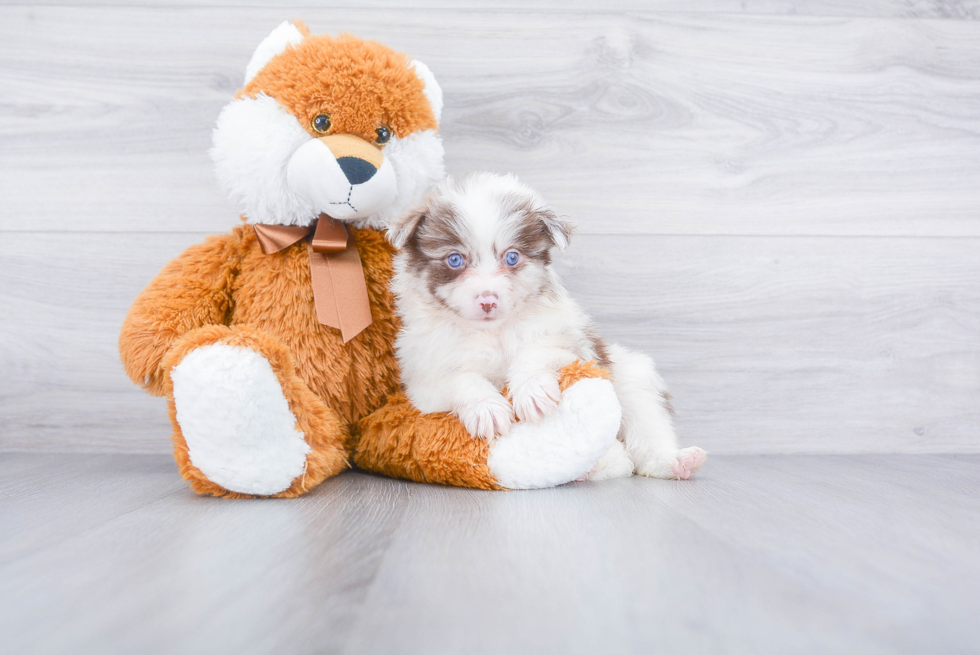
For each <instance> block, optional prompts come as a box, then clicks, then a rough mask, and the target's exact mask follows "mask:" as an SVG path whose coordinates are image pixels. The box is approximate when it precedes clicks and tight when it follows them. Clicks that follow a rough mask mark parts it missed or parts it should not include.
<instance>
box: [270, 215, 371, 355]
mask: <svg viewBox="0 0 980 655" xmlns="http://www.w3.org/2000/svg"><path fill="white" fill-rule="evenodd" d="M253 227H254V228H255V235H256V237H257V238H258V241H259V245H260V246H261V247H262V252H264V253H265V254H267V255H271V254H273V253H276V252H279V251H281V250H285V249H286V248H288V247H289V246H291V245H293V244H294V243H297V242H299V241H301V240H303V239H304V238H306V237H307V236H309V235H310V232H313V231H314V230H313V229H312V228H311V227H299V226H287V225H262V224H257V225H255V226H253ZM308 248H309V253H310V280H311V283H312V285H313V304H314V305H315V307H316V318H317V321H319V322H320V323H322V324H324V325H327V326H329V327H332V328H336V329H338V330H340V335H341V337H342V338H343V340H344V343H347V342H348V341H350V340H351V339H353V338H354V337H356V336H357V335H358V334H360V333H361V332H363V331H364V329H365V328H366V327H367V326H369V325H371V320H372V318H371V300H370V298H369V297H368V292H367V282H366V281H365V279H364V268H363V267H362V266H361V256H360V255H359V254H358V252H357V245H356V244H354V243H353V240H352V239H351V238H350V232H349V231H348V230H347V226H346V225H344V224H343V223H340V222H339V221H335V220H334V219H332V218H330V217H329V216H327V215H326V214H320V219H319V220H318V221H317V223H316V230H315V232H314V234H313V238H312V239H310V241H309V244H308Z"/></svg>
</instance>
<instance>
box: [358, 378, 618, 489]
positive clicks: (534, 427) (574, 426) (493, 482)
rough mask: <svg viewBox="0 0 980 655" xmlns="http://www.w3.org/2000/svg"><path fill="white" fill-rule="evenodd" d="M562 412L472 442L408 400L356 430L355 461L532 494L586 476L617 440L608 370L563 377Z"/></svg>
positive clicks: (429, 478) (457, 427)
mask: <svg viewBox="0 0 980 655" xmlns="http://www.w3.org/2000/svg"><path fill="white" fill-rule="evenodd" d="M560 387H561V389H562V399H561V403H560V404H559V406H558V410H557V411H556V412H555V413H554V414H552V415H551V416H549V417H547V418H545V419H544V420H542V421H541V422H540V423H537V424H528V423H517V424H515V425H513V426H512V427H511V430H510V432H509V433H508V434H507V435H506V436H503V437H497V438H496V439H494V440H492V441H489V442H488V441H486V440H484V439H477V438H474V437H472V436H471V435H470V434H469V433H468V432H467V431H466V429H465V428H464V427H463V426H462V425H461V424H460V423H459V421H458V420H457V419H456V418H455V417H454V416H451V415H449V414H445V413H442V414H421V413H420V412H419V411H418V410H416V409H415V408H413V407H412V406H411V404H410V403H409V402H408V400H407V399H406V398H405V396H404V395H403V394H396V395H395V396H392V397H391V398H390V399H389V402H388V405H386V406H385V407H382V408H381V409H379V410H378V411H376V412H375V413H373V414H371V415H370V416H368V417H366V418H365V419H363V420H362V421H361V422H360V424H359V425H358V433H359V434H358V435H357V444H356V447H355V451H354V462H355V463H356V464H357V465H358V466H359V467H361V468H364V469H367V470H371V471H376V472H379V473H384V474H385V475H390V476H393V477H401V478H408V479H410V480H417V481H419V482H438V483H442V484H452V485H457V486H464V487H477V488H481V489H532V488H540V487H551V486H555V485H558V484H563V483H565V482H570V481H572V480H576V479H578V478H580V477H582V476H583V475H584V474H586V473H588V472H589V471H590V470H591V469H592V467H593V466H594V465H595V463H596V461H597V460H598V459H599V458H600V457H602V455H603V454H604V453H606V452H607V451H608V450H609V448H610V447H611V446H612V444H613V443H614V442H615V440H616V433H617V432H618V430H619V424H620V407H619V402H618V401H617V399H616V394H615V391H614V390H613V386H612V383H611V382H610V381H609V380H608V375H607V373H606V372H605V371H603V370H602V369H600V368H598V367H596V366H594V365H591V364H582V363H576V364H572V365H570V366H568V367H566V368H565V369H563V370H562V375H561V381H560Z"/></svg>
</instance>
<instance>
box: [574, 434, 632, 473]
mask: <svg viewBox="0 0 980 655" xmlns="http://www.w3.org/2000/svg"><path fill="white" fill-rule="evenodd" d="M631 475H633V460H632V459H630V455H629V453H628V452H626V447H625V446H624V445H623V443H622V442H621V441H619V440H617V441H615V442H613V445H612V447H611V448H610V449H609V450H607V451H606V454H605V455H603V456H602V457H601V458H599V461H598V462H596V463H595V466H593V467H592V470H591V471H589V472H588V473H586V474H585V475H583V476H582V479H583V480H610V479H612V478H628V477H630V476H631Z"/></svg>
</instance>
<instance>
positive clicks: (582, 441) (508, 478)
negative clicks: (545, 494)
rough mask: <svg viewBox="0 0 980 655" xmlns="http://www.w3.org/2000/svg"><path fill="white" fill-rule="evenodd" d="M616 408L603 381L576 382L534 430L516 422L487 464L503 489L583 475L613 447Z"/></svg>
mask: <svg viewBox="0 0 980 655" xmlns="http://www.w3.org/2000/svg"><path fill="white" fill-rule="evenodd" d="M619 421H620V406H619V401H617V400H616V392H615V391H614V389H613V387H612V384H610V383H609V381H608V380H602V379H597V378H590V379H585V380H579V381H578V382H576V383H575V384H573V385H572V386H570V387H569V388H568V389H566V390H565V393H564V394H562V399H561V406H560V407H559V409H558V411H556V412H555V413H553V414H552V415H551V416H549V417H548V418H546V419H544V420H542V421H541V422H540V423H538V424H537V425H534V424H530V423H518V424H516V425H514V427H513V429H512V430H511V431H510V434H508V435H506V436H501V437H497V438H496V439H495V440H494V441H493V443H492V444H491V446H490V457H489V458H488V460H487V464H488V466H489V467H490V472H491V473H492V474H493V476H494V478H496V480H497V482H498V483H499V484H500V485H501V486H503V487H506V488H508V489H540V488H543V487H553V486H555V485H558V484H563V483H565V482H568V481H569V480H574V479H576V478H579V477H581V476H582V475H584V474H586V473H588V472H589V471H590V469H592V467H593V465H594V464H595V462H596V460H597V459H599V458H600V457H601V456H602V454H603V453H605V452H606V451H608V450H609V448H610V447H611V446H612V444H614V443H617V442H616V431H617V430H618V429H619Z"/></svg>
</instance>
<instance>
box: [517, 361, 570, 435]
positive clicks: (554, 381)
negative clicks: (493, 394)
mask: <svg viewBox="0 0 980 655" xmlns="http://www.w3.org/2000/svg"><path fill="white" fill-rule="evenodd" d="M511 385H512V387H513V388H512V389H511V390H510V399H511V402H513V403H514V413H515V414H516V415H517V418H519V419H520V420H522V421H530V422H531V423H537V422H538V421H540V420H541V419H543V418H544V417H545V416H551V415H552V414H554V413H555V410H556V409H558V401H559V400H560V399H561V389H560V388H559V387H558V377H557V376H556V375H555V374H554V373H548V372H547V371H542V372H540V373H538V374H537V375H533V376H530V377H527V378H524V379H522V380H516V381H512V382H511Z"/></svg>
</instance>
